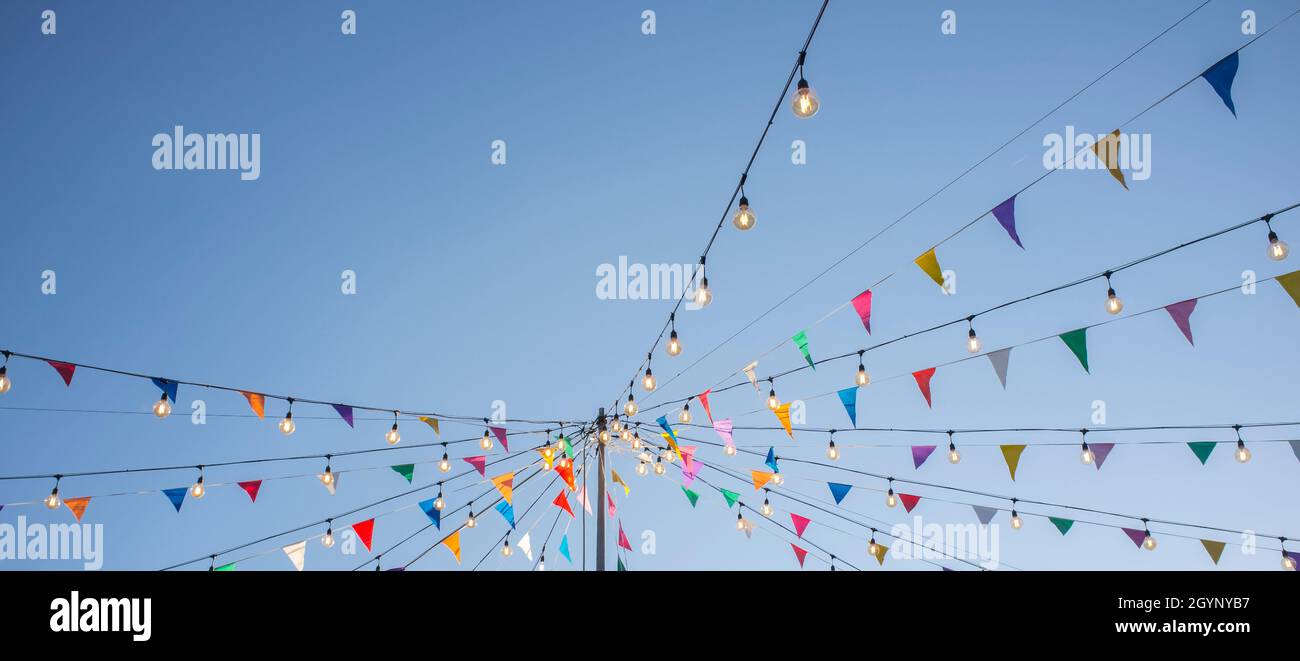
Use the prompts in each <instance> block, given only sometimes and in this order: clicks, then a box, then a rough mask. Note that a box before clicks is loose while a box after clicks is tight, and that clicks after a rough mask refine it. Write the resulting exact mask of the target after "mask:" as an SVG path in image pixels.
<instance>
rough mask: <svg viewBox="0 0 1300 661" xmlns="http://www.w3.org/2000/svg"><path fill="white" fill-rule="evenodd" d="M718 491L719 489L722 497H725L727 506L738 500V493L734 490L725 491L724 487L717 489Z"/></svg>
mask: <svg viewBox="0 0 1300 661" xmlns="http://www.w3.org/2000/svg"><path fill="white" fill-rule="evenodd" d="M718 491H721V492H722V497H723V498H726V499H727V507H731V506H732V505H735V504H736V501H737V500H740V494H738V493H736V492H735V491H727V490H726V489H718Z"/></svg>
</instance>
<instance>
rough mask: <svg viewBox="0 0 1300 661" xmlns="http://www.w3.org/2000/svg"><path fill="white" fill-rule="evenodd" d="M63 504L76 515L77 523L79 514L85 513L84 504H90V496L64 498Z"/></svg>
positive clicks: (79, 519) (79, 520)
mask: <svg viewBox="0 0 1300 661" xmlns="http://www.w3.org/2000/svg"><path fill="white" fill-rule="evenodd" d="M63 504H64V505H67V506H68V509H69V510H72V516H75V517H77V523H81V515H83V514H85V513H86V506H87V505H89V504H90V496H82V497H81V498H65V499H64V500H63Z"/></svg>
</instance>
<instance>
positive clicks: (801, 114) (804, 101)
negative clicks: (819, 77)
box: [790, 78, 822, 119]
mask: <svg viewBox="0 0 1300 661" xmlns="http://www.w3.org/2000/svg"><path fill="white" fill-rule="evenodd" d="M790 107H791V109H792V110H794V116H795V117H798V118H799V119H808V118H809V117H812V116H813V115H816V114H817V111H818V110H820V109H821V107H822V104H821V99H819V98H817V93H816V92H814V91H813V88H811V87H809V86H808V81H807V80H804V79H803V78H800V79H799V87H798V89H797V90H796V91H795V94H794V101H793V103H791V104H790Z"/></svg>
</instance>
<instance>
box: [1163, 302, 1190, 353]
mask: <svg viewBox="0 0 1300 661" xmlns="http://www.w3.org/2000/svg"><path fill="white" fill-rule="evenodd" d="M1195 309H1196V299H1194V298H1191V299H1188V300H1186V301H1181V302H1179V303H1172V304H1170V305H1166V306H1165V312H1168V313H1169V316H1170V317H1173V319H1174V323H1175V324H1177V325H1178V330H1180V331H1182V332H1183V337H1185V338H1187V343H1188V344H1190V345H1192V346H1196V343H1195V342H1193V341H1192V319H1191V317H1192V311H1193V310H1195Z"/></svg>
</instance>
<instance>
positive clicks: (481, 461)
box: [465, 457, 487, 477]
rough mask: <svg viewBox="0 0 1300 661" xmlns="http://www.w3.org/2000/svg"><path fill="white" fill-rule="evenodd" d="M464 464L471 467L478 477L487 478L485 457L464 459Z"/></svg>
mask: <svg viewBox="0 0 1300 661" xmlns="http://www.w3.org/2000/svg"><path fill="white" fill-rule="evenodd" d="M465 463H467V464H469V465H471V466H473V467H474V470H477V471H478V474H479V475H482V476H483V477H487V457H465Z"/></svg>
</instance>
